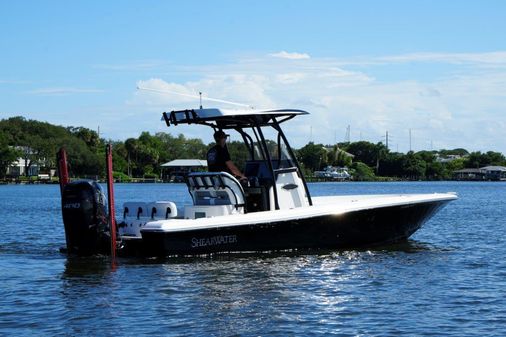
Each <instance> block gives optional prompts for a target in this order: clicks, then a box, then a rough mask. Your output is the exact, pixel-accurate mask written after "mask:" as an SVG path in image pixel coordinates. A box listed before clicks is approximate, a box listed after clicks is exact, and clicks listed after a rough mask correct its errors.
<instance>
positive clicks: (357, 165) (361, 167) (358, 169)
mask: <svg viewBox="0 0 506 337" xmlns="http://www.w3.org/2000/svg"><path fill="white" fill-rule="evenodd" d="M351 168H352V171H351V172H352V175H353V180H357V181H371V180H375V179H376V176H375V175H374V171H373V169H371V168H370V167H369V166H367V165H366V164H364V163H362V162H359V161H356V162H354V163H353V165H352V166H351Z"/></svg>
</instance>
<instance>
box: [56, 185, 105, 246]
mask: <svg viewBox="0 0 506 337" xmlns="http://www.w3.org/2000/svg"><path fill="white" fill-rule="evenodd" d="M106 200H107V199H106V197H105V194H104V191H103V190H102V187H101V186H100V185H99V184H98V183H97V182H95V181H92V180H78V181H74V182H71V183H69V184H67V185H65V187H64V188H63V192H62V213H63V224H64V225H65V239H66V240H67V251H68V253H70V254H77V255H93V254H108V253H110V249H111V248H110V233H109V223H108V220H107V205H106V202H107V201H106Z"/></svg>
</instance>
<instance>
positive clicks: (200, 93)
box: [199, 91, 202, 109]
mask: <svg viewBox="0 0 506 337" xmlns="http://www.w3.org/2000/svg"><path fill="white" fill-rule="evenodd" d="M199 97H200V108H201V109H202V91H199Z"/></svg>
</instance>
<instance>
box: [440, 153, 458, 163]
mask: <svg viewBox="0 0 506 337" xmlns="http://www.w3.org/2000/svg"><path fill="white" fill-rule="evenodd" d="M460 158H463V156H461V155H458V154H449V155H446V156H440V155H439V154H437V155H436V162H438V163H449V162H452V161H454V160H457V159H460Z"/></svg>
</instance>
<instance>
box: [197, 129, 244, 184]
mask: <svg viewBox="0 0 506 337" xmlns="http://www.w3.org/2000/svg"><path fill="white" fill-rule="evenodd" d="M228 137H229V135H227V134H226V133H225V132H223V131H222V130H218V131H216V132H215V133H214V141H215V142H216V145H215V146H213V147H212V148H210V149H209V151H207V166H208V168H209V171H210V172H228V173H230V174H232V175H233V176H235V177H237V178H238V179H240V180H242V179H247V178H246V176H245V175H244V174H242V172H241V171H240V170H239V169H238V168H237V166H235V164H234V163H233V162H232V160H231V159H230V154H229V153H228V149H227V138H228Z"/></svg>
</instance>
